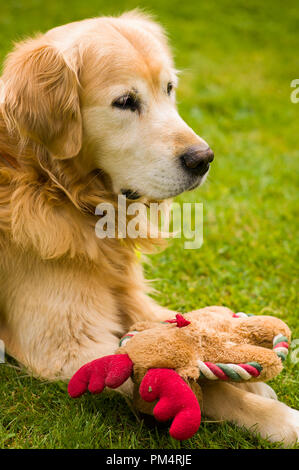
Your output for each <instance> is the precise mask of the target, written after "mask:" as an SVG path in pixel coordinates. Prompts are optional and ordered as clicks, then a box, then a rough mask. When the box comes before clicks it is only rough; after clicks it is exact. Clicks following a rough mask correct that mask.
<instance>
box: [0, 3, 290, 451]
mask: <svg viewBox="0 0 299 470" xmlns="http://www.w3.org/2000/svg"><path fill="white" fill-rule="evenodd" d="M2 3H3V4H2V5H1V17H0V58H1V59H3V58H4V56H5V54H6V53H7V52H8V50H9V49H10V48H11V42H12V41H13V40H16V39H20V38H22V37H24V36H26V35H30V34H32V33H33V32H34V31H37V30H42V31H44V30H46V29H48V28H50V27H53V26H55V25H58V24H62V23H66V22H69V21H73V20H78V19H82V18H84V17H90V16H96V15H98V14H107V13H108V14H111V13H112V14H116V13H119V12H121V11H123V10H125V9H129V8H133V7H136V6H142V7H145V8H146V9H147V10H149V11H152V12H153V13H155V14H156V16H157V18H158V19H159V20H160V21H161V22H162V23H163V24H164V25H165V26H166V27H167V29H168V31H169V33H170V38H171V41H172V44H173V46H174V52H175V56H176V62H177V66H178V67H179V68H180V69H182V71H183V73H182V75H181V84H180V89H179V92H178V101H179V108H180V111H181V114H182V116H183V117H184V118H185V119H186V120H187V121H188V123H190V124H191V125H192V126H193V127H194V129H195V130H196V131H197V132H198V133H199V134H200V135H202V136H203V137H204V138H205V139H206V140H207V141H208V142H209V143H210V145H211V147H212V148H213V149H214V151H215V155H216V159H215V162H214V163H213V168H212V171H211V173H210V178H209V181H208V182H207V184H206V185H205V186H204V187H203V188H201V189H200V190H198V191H196V192H194V193H189V194H187V195H183V196H181V197H180V198H178V200H179V201H181V202H182V201H185V202H186V201H202V202H203V204H204V244H203V246H202V248H201V249H200V250H192V251H190V250H189V251H188V250H184V248H183V241H182V240H174V242H173V243H171V244H170V246H169V248H168V249H167V250H166V251H165V252H163V253H162V254H161V255H159V256H156V255H155V256H152V259H151V265H150V266H148V267H146V271H147V276H148V277H149V278H155V279H159V280H158V281H157V282H156V283H155V287H156V288H157V289H158V290H159V292H160V293H159V295H158V296H157V298H158V300H159V302H160V303H162V304H163V305H167V306H168V307H170V308H173V309H177V310H181V311H188V310H191V309H194V308H197V307H203V306H205V305H211V304H212V305H213V304H219V305H220V304H223V305H226V306H228V307H231V308H232V309H236V310H239V311H240V310H241V311H247V312H255V313H267V314H273V315H277V316H278V317H280V318H282V319H283V320H285V321H287V322H288V324H289V325H290V327H291V328H292V329H293V334H294V337H299V322H298V307H297V302H296V291H297V290H298V284H297V281H296V276H297V274H298V272H297V269H296V256H297V257H298V242H297V240H296V231H297V230H298V210H297V209H298V202H297V200H296V199H297V198H296V195H297V194H296V192H297V187H298V177H297V175H298V157H299V151H298V124H299V103H298V104H297V105H296V104H292V103H291V101H290V92H291V88H290V82H291V81H292V80H293V79H294V78H299V77H298V69H299V67H298V66H299V61H298V46H299V43H298V21H299V10H298V4H297V2H296V1H291V0H288V1H286V2H284V3H283V4H282V2H280V1H278V0H276V1H264V2H261V1H260V0H253V1H251V2H246V1H245V0H236V1H234V2H232V1H231V0H221V1H217V0H209V1H201V2H193V1H191V0H187V1H185V2H182V1H179V0H150V1H148V2H147V3H146V4H140V3H138V2H135V1H133V0H127V1H122V0H115V1H114V2H113V5H114V6H113V7H110V8H108V7H107V6H106V5H107V3H108V2H104V0H89V1H86V2H82V1H81V0H73V1H72V6H71V7H70V2H69V1H68V0H60V1H58V0H52V1H48V2H45V1H42V0H26V1H25V0H23V1H21V0H19V1H18V0H7V1H6V2H2ZM273 385H274V387H275V390H276V391H277V393H278V395H279V398H280V399H281V400H283V401H284V402H285V403H287V404H288V405H291V406H293V407H294V408H297V409H299V395H298V387H299V366H298V365H297V366H296V365H294V364H291V362H290V360H288V362H287V365H286V368H285V370H284V372H283V373H282V375H281V376H280V377H278V378H277V379H276V380H274V381H273ZM0 399H1V411H0V447H8V448H29V447H38V448H80V447H85V448H174V447H175V448H178V447H180V446H181V447H182V448H188V449H189V448H256V447H258V448H275V447H277V445H273V444H269V443H268V442H266V441H264V440H262V439H260V438H255V437H252V436H251V435H250V434H249V433H248V432H246V431H244V430H239V429H238V428H236V427H235V426H233V425H229V424H224V423H203V425H202V426H201V428H200V431H199V432H198V433H197V434H196V436H194V437H193V438H192V439H190V440H189V441H187V442H185V443H183V444H179V443H177V442H175V441H173V440H172V439H171V438H170V437H169V435H168V430H167V428H163V427H162V428H161V427H156V426H155V425H149V424H146V423H144V422H138V421H136V418H135V416H134V415H133V413H132V412H131V411H130V409H129V408H128V407H127V405H126V403H125V401H124V399H123V398H121V397H119V396H115V395H112V396H109V394H103V395H102V396H99V397H91V396H86V397H83V398H82V399H80V400H77V401H72V400H71V399H69V398H68V396H67V394H66V386H65V385H64V384H60V383H54V384H48V383H44V382H40V381H38V380H35V379H33V378H31V377H28V376H26V374H24V372H23V371H21V370H18V369H16V368H12V367H11V365H10V364H7V365H1V367H0Z"/></svg>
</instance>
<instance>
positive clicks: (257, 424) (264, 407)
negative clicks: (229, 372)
mask: <svg viewBox="0 0 299 470" xmlns="http://www.w3.org/2000/svg"><path fill="white" fill-rule="evenodd" d="M202 387H203V413H204V414H205V415H206V416H208V417H209V418H212V419H215V420H224V421H230V422H233V423H235V424H237V425H238V426H241V427H245V428H246V429H247V430H249V431H251V432H253V433H256V434H258V433H259V434H260V435H261V436H262V437H263V438H265V439H269V440H271V441H273V442H278V441H282V442H283V443H284V445H292V444H294V443H296V442H298V441H299V411H297V410H293V409H291V408H289V407H288V406H286V405H284V404H283V403H280V402H278V401H274V400H271V399H269V398H264V397H262V396H259V395H255V394H253V393H250V392H246V391H244V390H241V389H239V388H237V387H235V386H234V385H232V384H228V383H223V382H217V383H216V382H207V383H205V384H203V386H202Z"/></svg>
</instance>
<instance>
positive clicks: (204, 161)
mask: <svg viewBox="0 0 299 470" xmlns="http://www.w3.org/2000/svg"><path fill="white" fill-rule="evenodd" d="M180 158H181V161H182V163H183V165H184V167H185V168H186V169H188V170H189V171H190V172H192V173H193V174H195V175H198V176H203V175H204V174H205V173H206V172H207V171H208V169H209V167H210V163H211V162H212V161H213V160H214V153H213V151H212V150H211V149H210V147H207V148H205V149H203V148H202V147H201V146H199V145H193V146H192V147H189V148H188V149H187V150H186V152H185V153H183V155H181V157H180Z"/></svg>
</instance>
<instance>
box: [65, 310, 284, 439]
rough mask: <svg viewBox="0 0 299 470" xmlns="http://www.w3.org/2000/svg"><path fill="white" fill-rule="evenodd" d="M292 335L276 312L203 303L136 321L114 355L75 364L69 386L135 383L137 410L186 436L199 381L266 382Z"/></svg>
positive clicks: (76, 390)
mask: <svg viewBox="0 0 299 470" xmlns="http://www.w3.org/2000/svg"><path fill="white" fill-rule="evenodd" d="M290 338H291V333H290V330H289V328H288V326H287V325H286V324H285V323H284V322H283V321H281V320H280V319H278V318H274V317H270V316H253V315H246V314H245V313H242V312H240V313H236V314H234V313H233V312H232V311H231V310H229V309H228V308H225V307H206V308H203V309H200V310H196V311H193V312H190V313H188V314H186V315H184V316H183V315H180V314H177V315H176V318H175V319H170V320H168V321H165V322H155V321H152V322H151V321H146V322H140V323H135V325H133V326H132V329H131V331H130V332H129V333H127V334H126V335H125V336H123V338H121V341H120V347H119V349H118V350H117V351H116V354H115V355H111V356H106V357H102V358H100V359H96V360H94V361H92V362H90V363H88V364H86V365H84V366H83V367H81V369H79V370H78V371H77V372H76V374H75V375H74V376H73V377H72V379H71V380H70V382H69V386H68V392H69V394H70V396H71V397H73V398H77V397H79V396H80V395H82V394H83V393H84V392H85V391H87V389H88V390H89V391H90V392H91V393H101V392H102V391H103V390H104V388H105V386H107V387H109V388H113V389H115V388H117V387H119V386H120V385H121V384H123V383H124V382H125V381H126V380H127V379H128V378H129V377H132V379H133V382H134V402H135V406H136V408H137V409H139V410H140V411H142V412H144V413H151V412H152V408H153V406H152V405H153V402H154V404H155V407H154V409H153V413H154V416H155V418H156V419H157V420H159V421H167V420H170V419H172V418H173V422H172V424H171V427H170V435H171V436H172V437H174V438H175V439H179V440H183V439H188V438H190V437H191V436H193V434H194V433H195V432H196V431H197V430H198V428H199V426H200V421H201V411H200V405H199V403H200V400H201V389H200V383H201V381H202V380H226V381H235V382H242V381H267V380H270V379H272V378H273V377H275V376H276V375H278V374H279V373H280V372H281V370H282V367H283V366H282V362H283V360H284V359H285V358H286V355H287V353H288V347H289V342H290Z"/></svg>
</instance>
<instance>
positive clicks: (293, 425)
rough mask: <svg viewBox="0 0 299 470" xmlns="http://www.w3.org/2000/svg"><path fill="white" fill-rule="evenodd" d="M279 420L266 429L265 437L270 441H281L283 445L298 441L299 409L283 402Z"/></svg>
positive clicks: (290, 444) (286, 445)
mask: <svg viewBox="0 0 299 470" xmlns="http://www.w3.org/2000/svg"><path fill="white" fill-rule="evenodd" d="M279 405H280V406H281V415H280V419H279V421H277V422H276V423H275V426H273V428H272V429H271V427H270V429H268V432H267V438H268V439H269V440H270V441H272V442H282V444H283V445H284V447H289V446H292V445H294V444H298V443H299V411H297V410H293V409H292V408H289V407H288V406H286V405H284V404H283V403H279ZM273 424H274V423H273Z"/></svg>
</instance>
